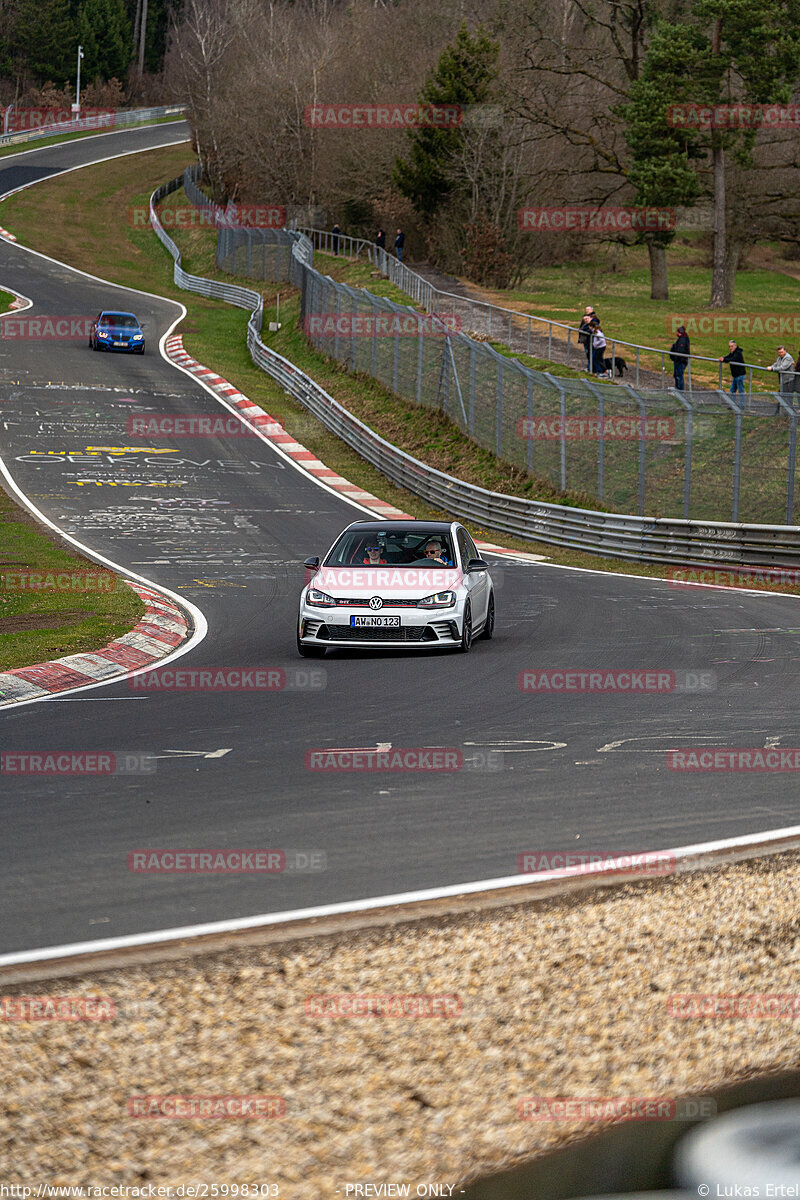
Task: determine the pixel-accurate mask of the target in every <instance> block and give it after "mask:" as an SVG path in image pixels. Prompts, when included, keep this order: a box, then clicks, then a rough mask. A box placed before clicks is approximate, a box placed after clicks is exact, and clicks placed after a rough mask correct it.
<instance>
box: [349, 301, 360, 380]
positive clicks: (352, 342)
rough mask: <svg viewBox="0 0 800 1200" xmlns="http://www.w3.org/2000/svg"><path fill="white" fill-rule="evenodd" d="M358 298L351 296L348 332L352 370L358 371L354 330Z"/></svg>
mask: <svg viewBox="0 0 800 1200" xmlns="http://www.w3.org/2000/svg"><path fill="white" fill-rule="evenodd" d="M357 318H358V296H353V328H352V329H351V330H350V351H351V353H352V355H353V366H352V370H353V371H356V370H357V369H358V344H357V342H356V329H357V328H358V320H357Z"/></svg>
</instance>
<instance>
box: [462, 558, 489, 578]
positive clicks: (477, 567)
mask: <svg viewBox="0 0 800 1200" xmlns="http://www.w3.org/2000/svg"><path fill="white" fill-rule="evenodd" d="M488 570H489V564H488V563H487V562H484V560H483V559H482V558H471V559H470V560H469V562H468V563H467V570H466V574H467V575H471V574H472V572H473V571H488Z"/></svg>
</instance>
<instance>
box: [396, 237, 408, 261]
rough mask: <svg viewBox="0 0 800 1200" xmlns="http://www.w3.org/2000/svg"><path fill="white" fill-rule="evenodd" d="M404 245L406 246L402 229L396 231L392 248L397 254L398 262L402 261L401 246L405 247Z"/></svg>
mask: <svg viewBox="0 0 800 1200" xmlns="http://www.w3.org/2000/svg"><path fill="white" fill-rule="evenodd" d="M405 244H406V235H405V234H404V233H403V231H402V229H398V231H397V237H396V238H395V239H394V248H395V252H396V254H397V260H398V262H402V261H403V246H405Z"/></svg>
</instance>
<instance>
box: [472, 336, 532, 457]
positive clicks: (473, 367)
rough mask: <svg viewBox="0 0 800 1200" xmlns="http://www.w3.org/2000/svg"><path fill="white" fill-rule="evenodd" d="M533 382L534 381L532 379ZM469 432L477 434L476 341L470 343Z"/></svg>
mask: <svg viewBox="0 0 800 1200" xmlns="http://www.w3.org/2000/svg"><path fill="white" fill-rule="evenodd" d="M531 382H532V381H531ZM469 433H470V437H474V435H475V343H474V342H470V344H469Z"/></svg>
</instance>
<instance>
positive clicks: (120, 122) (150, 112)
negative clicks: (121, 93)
mask: <svg viewBox="0 0 800 1200" xmlns="http://www.w3.org/2000/svg"><path fill="white" fill-rule="evenodd" d="M185 111H186V106H185V105H184V104H165V105H161V106H160V107H158V108H130V109H125V110H124V111H121V112H115V113H114V124H113V126H110V127H108V126H105V125H101V124H99V123H98V121H97V119H96V118H89V119H88V120H86V121H82V120H80V119H78V120H73V121H59V122H58V123H57V124H54V125H48V126H47V127H46V128H42V129H30V130H24V131H20V132H19V133H0V146H15V145H17V144H18V143H21V142H35V141H36V140H37V139H38V138H46V137H58V136H59V135H60V134H63V133H85V132H88V131H89V130H95V131H96V132H98V133H111V132H113V130H115V129H119V128H120V127H123V126H125V125H139V124H141V123H142V122H144V121H157V120H159V118H161V117H172V116H177V115H178V113H182V112H185Z"/></svg>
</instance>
